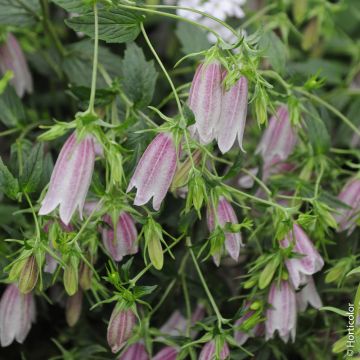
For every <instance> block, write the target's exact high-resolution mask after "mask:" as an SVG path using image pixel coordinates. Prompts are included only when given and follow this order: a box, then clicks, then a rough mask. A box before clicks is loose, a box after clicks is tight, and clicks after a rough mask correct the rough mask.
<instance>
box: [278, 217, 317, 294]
mask: <svg viewBox="0 0 360 360" xmlns="http://www.w3.org/2000/svg"><path fill="white" fill-rule="evenodd" d="M292 244H294V248H293V252H296V253H298V254H300V255H302V257H301V258H291V259H288V260H286V261H285V264H286V267H287V269H288V271H289V276H290V280H291V282H292V284H293V286H294V288H295V289H298V288H299V286H300V285H303V284H306V280H307V277H306V275H313V274H315V273H317V272H318V271H320V270H321V269H322V267H323V266H324V260H323V258H322V257H321V255H320V254H319V252H318V251H317V250H316V248H315V246H314V244H313V243H312V241H311V240H310V239H309V238H308V236H307V235H306V233H305V232H304V230H303V229H302V228H301V227H300V226H299V225H297V224H294V226H293V230H292V231H290V232H289V234H288V235H287V236H286V237H285V239H284V240H283V241H281V243H280V246H281V247H283V248H287V247H289V246H291V245H292Z"/></svg>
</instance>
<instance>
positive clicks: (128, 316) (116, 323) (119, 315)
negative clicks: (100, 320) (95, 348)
mask: <svg viewBox="0 0 360 360" xmlns="http://www.w3.org/2000/svg"><path fill="white" fill-rule="evenodd" d="M135 324H136V316H135V314H134V312H133V311H132V310H131V309H124V308H123V307H121V306H119V305H116V306H115V308H114V310H113V312H112V314H111V317H110V321H109V324H108V328H107V342H108V344H109V346H110V347H111V351H112V352H113V353H116V352H118V351H119V350H120V349H121V348H122V347H123V346H124V345H125V343H126V341H127V340H128V339H129V338H130V337H131V334H132V332H133V329H134V326H135Z"/></svg>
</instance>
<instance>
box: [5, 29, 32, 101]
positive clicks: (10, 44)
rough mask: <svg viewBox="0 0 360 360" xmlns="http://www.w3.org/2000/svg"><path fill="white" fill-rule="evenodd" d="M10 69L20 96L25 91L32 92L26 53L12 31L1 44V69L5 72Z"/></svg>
mask: <svg viewBox="0 0 360 360" xmlns="http://www.w3.org/2000/svg"><path fill="white" fill-rule="evenodd" d="M9 70H11V71H12V72H13V74H14V76H13V78H12V79H11V81H10V83H11V84H12V85H13V86H14V88H15V91H16V93H17V94H18V96H19V97H22V96H23V95H24V94H25V92H27V93H32V91H33V80H32V77H31V73H30V71H29V67H28V65H27V62H26V59H25V56H24V53H23V51H22V50H21V47H20V45H19V43H18V41H17V40H16V38H15V36H14V35H12V34H10V33H9V34H8V36H7V39H6V42H5V43H4V44H3V45H2V46H0V71H1V73H2V74H5V73H6V71H9Z"/></svg>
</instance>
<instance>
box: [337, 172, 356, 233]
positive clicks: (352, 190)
mask: <svg viewBox="0 0 360 360" xmlns="http://www.w3.org/2000/svg"><path fill="white" fill-rule="evenodd" d="M338 198H339V200H340V201H342V202H343V203H345V204H347V205H349V206H350V207H351V209H337V214H335V215H334V217H335V219H336V221H337V223H338V225H339V228H338V230H339V231H346V230H347V231H348V234H351V233H352V232H353V230H354V229H355V227H356V220H357V218H358V217H359V216H360V178H358V177H355V178H352V179H350V180H349V181H348V182H347V183H346V184H345V186H344V187H343V189H342V190H341V192H340V194H339V196H338Z"/></svg>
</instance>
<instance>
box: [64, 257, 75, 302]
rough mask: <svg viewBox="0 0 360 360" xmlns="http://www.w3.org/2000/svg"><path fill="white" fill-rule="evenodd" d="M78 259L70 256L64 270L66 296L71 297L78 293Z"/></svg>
mask: <svg viewBox="0 0 360 360" xmlns="http://www.w3.org/2000/svg"><path fill="white" fill-rule="evenodd" d="M78 268H79V259H78V257H77V256H74V255H70V257H69V258H68V261H67V262H66V265H65V269H64V277H63V281H64V287H65V291H66V292H67V294H68V295H70V296H72V295H75V293H76V292H77V291H78V283H79V271H78Z"/></svg>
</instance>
